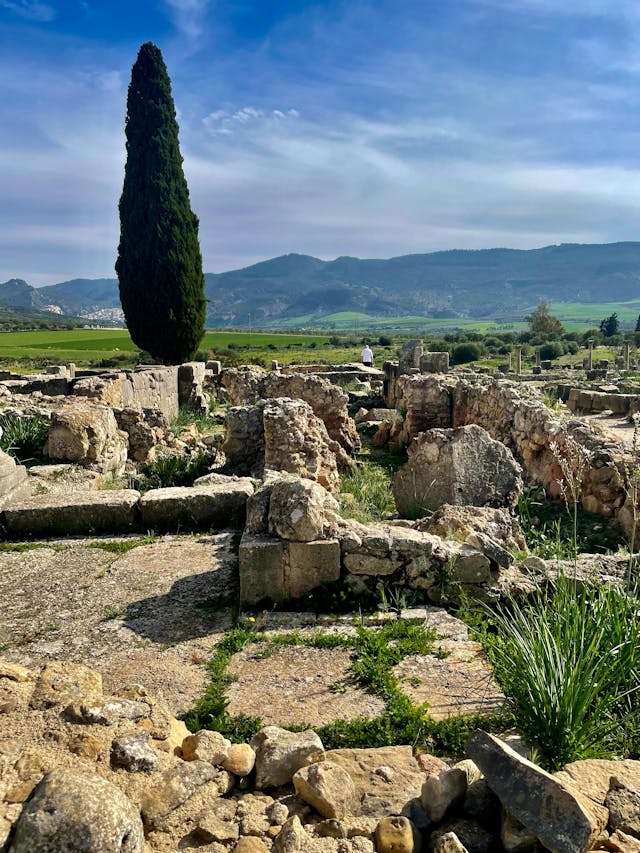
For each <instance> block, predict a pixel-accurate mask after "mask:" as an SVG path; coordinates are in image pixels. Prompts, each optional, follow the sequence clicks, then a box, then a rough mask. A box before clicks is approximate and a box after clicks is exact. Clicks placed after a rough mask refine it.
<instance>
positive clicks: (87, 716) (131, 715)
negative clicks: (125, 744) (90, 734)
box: [65, 699, 151, 726]
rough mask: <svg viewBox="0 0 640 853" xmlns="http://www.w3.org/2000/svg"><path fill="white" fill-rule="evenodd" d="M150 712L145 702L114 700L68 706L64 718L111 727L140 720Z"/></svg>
mask: <svg viewBox="0 0 640 853" xmlns="http://www.w3.org/2000/svg"><path fill="white" fill-rule="evenodd" d="M150 712H151V709H150V707H149V705H148V704H147V703H146V702H135V701H133V700H132V699H114V700H112V701H109V702H104V703H100V704H96V705H88V704H87V705H85V704H81V705H80V706H79V707H78V706H76V705H70V706H68V707H67V708H66V709H65V716H67V718H68V719H72V720H73V721H74V722H79V723H87V724H88V725H94V726H113V725H115V724H116V723H118V722H120V721H121V720H132V721H134V720H141V719H142V718H143V717H148V716H149V714H150Z"/></svg>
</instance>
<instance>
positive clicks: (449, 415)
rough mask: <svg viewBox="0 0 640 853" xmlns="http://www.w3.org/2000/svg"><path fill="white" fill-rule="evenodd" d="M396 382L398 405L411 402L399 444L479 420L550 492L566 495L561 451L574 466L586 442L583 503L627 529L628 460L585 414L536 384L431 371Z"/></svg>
mask: <svg viewBox="0 0 640 853" xmlns="http://www.w3.org/2000/svg"><path fill="white" fill-rule="evenodd" d="M398 387H399V390H400V406H399V407H400V409H401V410H404V409H406V416H405V421H404V426H403V430H402V432H401V433H400V435H399V436H398V437H397V438H396V442H397V443H404V444H408V443H409V441H411V439H412V438H413V437H414V436H415V435H417V434H418V433H419V432H421V431H424V430H426V429H431V428H433V427H459V426H465V425H467V424H477V425H478V426H481V427H484V429H486V430H487V431H488V432H489V434H490V435H491V437H492V438H495V439H497V440H498V441H501V442H503V443H504V444H505V445H506V446H507V447H509V449H510V450H511V451H512V452H513V453H514V455H515V456H516V458H517V459H518V461H519V462H520V463H521V464H522V466H523V467H524V469H525V471H526V473H527V476H528V477H529V478H530V479H531V480H533V481H534V482H536V483H540V484H542V485H543V486H544V488H545V490H546V492H547V494H549V495H551V496H553V497H561V496H562V488H561V485H560V484H561V482H562V480H563V474H562V470H561V467H560V464H559V462H558V457H561V458H566V459H567V464H568V465H569V466H570V467H571V466H573V465H575V463H574V461H573V460H572V458H571V457H572V453H573V455H575V453H576V452H578V453H580V451H579V450H578V448H583V450H584V451H586V453H587V454H588V466H587V470H586V473H585V475H584V479H583V481H582V486H581V489H580V501H581V503H582V506H583V507H584V508H585V509H586V510H588V511H589V512H595V513H598V514H600V515H603V516H605V517H607V518H611V517H615V518H617V519H618V520H619V521H620V522H621V524H622V525H623V526H624V527H625V529H627V530H629V529H630V526H631V525H632V523H633V512H632V509H631V507H630V506H629V504H628V501H627V494H626V491H625V485H624V484H625V476H626V467H628V465H629V462H630V460H629V459H625V457H624V454H623V453H622V452H621V451H620V448H619V446H618V445H616V444H615V443H614V442H611V441H608V440H607V439H605V438H604V437H602V436H599V435H597V434H596V433H594V432H592V431H591V430H590V429H589V428H588V427H587V426H586V425H585V424H583V423H581V422H580V421H577V420H571V421H563V420H561V419H560V418H559V417H558V416H557V415H556V414H555V413H554V412H552V411H551V410H550V409H549V408H548V407H547V406H546V405H545V404H544V402H543V401H542V399H541V397H540V395H539V393H538V392H537V391H536V390H535V389H533V388H529V387H527V388H522V387H519V386H518V385H517V384H516V383H512V382H509V381H506V380H493V379H491V380H484V381H480V380H475V381H468V380H458V381H455V380H452V379H451V378H446V379H445V378H444V377H442V378H437V377H434V376H403V377H400V378H399V380H398ZM567 436H569V440H567ZM572 440H573V442H575V445H574V444H573V442H572ZM552 445H555V451H554V449H553V448H552ZM572 447H573V451H572Z"/></svg>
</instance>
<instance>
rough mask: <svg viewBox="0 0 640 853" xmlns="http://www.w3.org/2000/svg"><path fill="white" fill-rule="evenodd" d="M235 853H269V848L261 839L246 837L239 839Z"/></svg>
mask: <svg viewBox="0 0 640 853" xmlns="http://www.w3.org/2000/svg"><path fill="white" fill-rule="evenodd" d="M233 853H269V848H268V847H267V846H266V844H265V843H264V841H261V840H260V839H259V838H253V837H250V836H245V837H244V838H239V839H238V843H237V844H236V846H235V847H234V848H233Z"/></svg>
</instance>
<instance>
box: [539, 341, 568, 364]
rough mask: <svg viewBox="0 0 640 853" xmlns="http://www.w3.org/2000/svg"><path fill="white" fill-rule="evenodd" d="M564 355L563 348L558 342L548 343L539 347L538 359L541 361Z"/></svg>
mask: <svg viewBox="0 0 640 853" xmlns="http://www.w3.org/2000/svg"><path fill="white" fill-rule="evenodd" d="M561 355H564V347H563V346H562V343H561V342H560V341H549V342H548V343H546V344H543V345H542V346H541V347H540V358H541V359H543V361H547V360H551V359H553V358H559V357H560V356H561Z"/></svg>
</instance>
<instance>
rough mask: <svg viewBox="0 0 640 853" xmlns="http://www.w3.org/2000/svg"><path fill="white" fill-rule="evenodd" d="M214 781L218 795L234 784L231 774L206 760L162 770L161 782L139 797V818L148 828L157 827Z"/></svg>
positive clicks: (225, 792) (184, 763)
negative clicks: (140, 799)
mask: <svg viewBox="0 0 640 853" xmlns="http://www.w3.org/2000/svg"><path fill="white" fill-rule="evenodd" d="M210 782H212V783H215V787H216V788H217V794H218V796H223V795H224V794H227V793H228V792H229V791H230V790H231V788H232V787H233V777H232V776H231V775H230V774H229V773H227V772H226V771H225V770H221V769H219V768H217V767H214V766H213V765H212V764H209V763H208V762H207V761H198V760H196V761H189V762H181V763H180V764H178V765H176V766H175V767H172V768H171V769H170V770H167V771H166V772H165V773H163V775H162V778H161V779H160V781H159V782H158V783H157V784H156V785H154V786H153V787H152V788H150V789H148V790H146V791H145V792H144V794H143V797H142V803H141V811H142V819H143V820H144V822H145V824H146V825H147V826H148V827H149V828H150V829H157V828H159V827H160V826H161V825H162V822H163V819H164V818H166V817H167V815H169V814H170V813H171V812H172V811H173V810H174V809H177V808H178V806H181V805H182V804H183V803H185V802H186V801H187V800H188V799H189V798H190V797H191V796H193V794H194V793H195V792H196V791H197V790H198V788H200V787H201V786H202V785H206V784H207V783H210Z"/></svg>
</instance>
